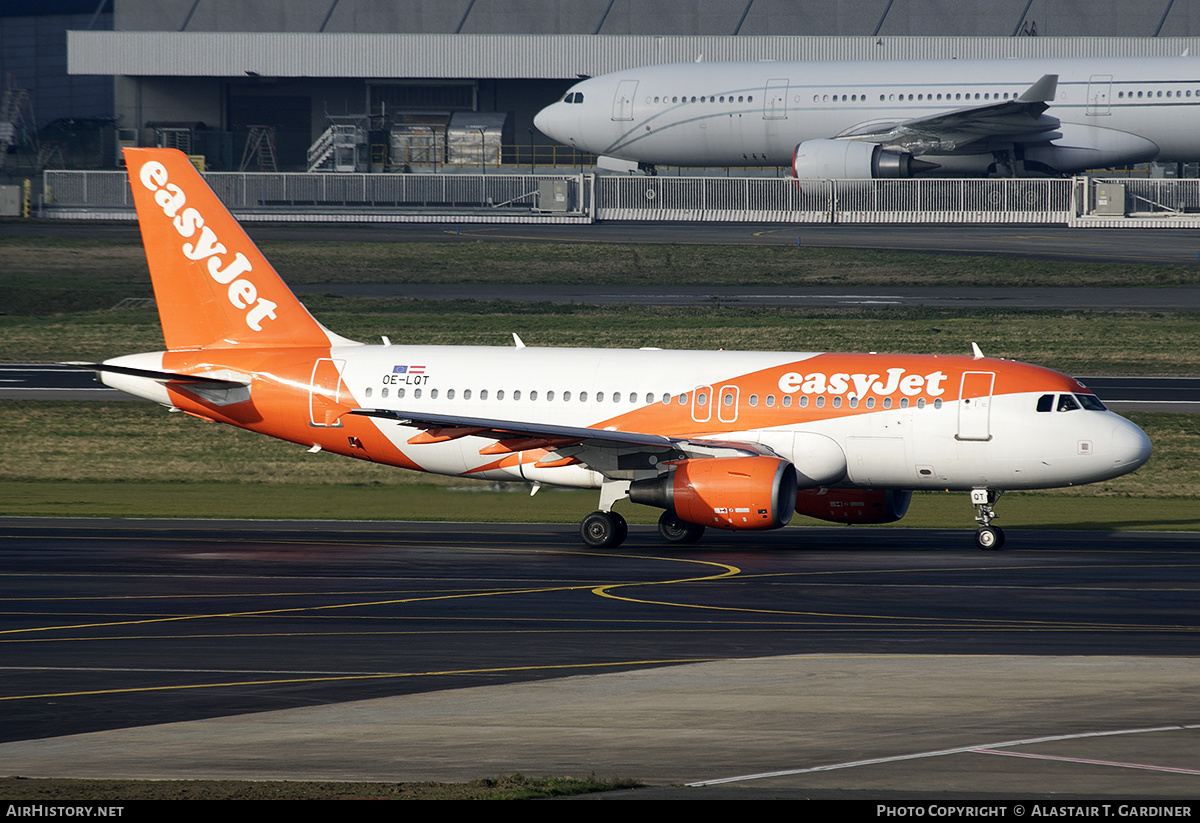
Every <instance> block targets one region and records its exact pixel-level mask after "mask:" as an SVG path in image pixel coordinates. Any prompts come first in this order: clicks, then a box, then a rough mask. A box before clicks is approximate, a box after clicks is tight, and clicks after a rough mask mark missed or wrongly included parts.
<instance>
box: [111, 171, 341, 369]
mask: <svg viewBox="0 0 1200 823" xmlns="http://www.w3.org/2000/svg"><path fill="white" fill-rule="evenodd" d="M124 154H125V167H126V168H127V169H128V170H129V185H130V188H131V189H132V190H133V203H134V206H135V207H136V208H137V215H138V226H139V227H140V228H141V230H142V243H143V245H144V246H145V247H146V262H147V263H149V265H150V279H151V281H153V284H154V298H155V302H157V303H158V315H159V319H160V320H162V327H163V337H164V338H165V339H166V343H167V348H168V349H171V350H180V349H203V348H229V347H233V346H247V347H275V346H329V345H330V344H331V343H337V344H345V343H352V342H353V341H350V340H345V339H343V338H340V337H338V336H337V335H335V334H333V333H332V332H329V331H328V330H327V329H325V327H324V326H322V325H321V324H320V323H318V322H317V321H316V320H315V319H314V318H313V316H312V315H311V314H309V313H308V310H307V309H305V308H304V306H303V305H301V303H300V301H299V300H297V299H296V297H295V295H293V294H292V292H291V290H289V289H288V287H287V285H286V284H285V283H284V282H283V280H282V279H281V278H280V277H279V275H278V274H277V273H276V272H275V269H274V268H272V267H271V264H270V263H268V262H267V260H266V258H265V257H263V255H262V252H260V251H259V250H258V248H257V247H256V246H255V245H254V242H253V241H252V240H251V239H250V238H249V237H248V236H247V235H246V233H245V232H244V231H243V230H242V227H241V226H240V225H238V222H237V220H235V219H234V217H233V215H232V214H230V213H229V211H228V210H227V209H226V208H225V205H224V204H223V203H222V202H221V201H220V200H219V199H217V196H216V195H215V194H214V193H213V191H212V189H210V188H209V187H208V184H207V183H205V182H204V178H203V177H201V176H200V173H199V172H198V171H196V167H195V166H193V165H192V164H191V162H190V161H189V160H188V158H187V156H186V155H185V154H183V152H180V151H176V150H175V149H134V148H127V149H124Z"/></svg>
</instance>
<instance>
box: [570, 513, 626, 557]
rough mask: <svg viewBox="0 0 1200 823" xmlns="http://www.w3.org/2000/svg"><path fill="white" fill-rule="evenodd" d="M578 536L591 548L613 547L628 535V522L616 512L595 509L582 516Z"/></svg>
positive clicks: (623, 540) (622, 541)
mask: <svg viewBox="0 0 1200 823" xmlns="http://www.w3.org/2000/svg"><path fill="white" fill-rule="evenodd" d="M579 536H580V537H582V538H583V542H584V543H585V544H586V545H588V546H589V547H591V548H593V549H615V548H616V547H617V546H619V545H621V544H622V543H624V542H625V538H626V537H627V536H629V524H628V523H626V522H625V518H624V517H622V516H621V515H619V514H617V513H616V512H601V511H596V512H592V513H591V514H589V515H588V516H587V517H585V518H583V522H582V523H580V524H579Z"/></svg>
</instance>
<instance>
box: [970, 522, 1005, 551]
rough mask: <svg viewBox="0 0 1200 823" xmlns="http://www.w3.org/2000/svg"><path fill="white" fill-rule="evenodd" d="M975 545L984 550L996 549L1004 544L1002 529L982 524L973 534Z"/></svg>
mask: <svg viewBox="0 0 1200 823" xmlns="http://www.w3.org/2000/svg"><path fill="white" fill-rule="evenodd" d="M975 545H976V546H978V547H979V548H981V549H983V550H984V551H992V552H994V551H996V550H998V549H999V548H1000V547H1001V546H1003V545H1004V529H1001V528H1000V527H999V526H984V527H983V528H981V529H980V530H979V531H978V532H977V533H976V534H975Z"/></svg>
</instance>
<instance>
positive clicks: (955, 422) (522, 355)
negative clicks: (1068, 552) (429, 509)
mask: <svg viewBox="0 0 1200 823" xmlns="http://www.w3.org/2000/svg"><path fill="white" fill-rule="evenodd" d="M229 355H230V356H229V359H230V361H231V362H229V363H223V362H221V358H220V357H219V355H217V353H215V352H209V353H208V354H207V355H206V357H205V358H204V363H205V364H206V366H205V371H204V373H206V374H219V376H222V377H230V376H234V375H237V374H241V375H243V376H247V377H250V378H251V381H252V385H251V387H250V395H249V396H250V399H251V400H253V399H254V398H255V397H257V396H262V397H266V396H268V392H270V393H271V394H272V395H273V394H274V393H276V392H277V393H279V395H280V396H281V397H282V396H285V395H286V394H291V395H294V398H293V400H292V401H290V402H291V405H292V408H294V409H296V410H298V411H299V415H296V414H295V413H293V416H300V417H302V418H303V417H304V416H310V417H311V419H310V420H309V421H308V423H307V424H306V425H301V426H292V427H287V428H276V429H274V430H272V429H271V428H268V427H267V426H258V425H255V426H252V427H255V428H259V429H260V430H262V431H264V433H268V434H274V435H275V436H279V437H284V438H285V439H291V440H295V441H297V442H300V443H302V444H304V445H320V446H321V447H322V448H323V449H325V450H327V451H337V452H341V453H346V454H349V455H350V456H356V457H360V458H368V459H371V460H373V461H375V462H383V463H388V462H390V463H393V464H396V465H403V466H406V467H409V468H418V469H420V470H424V471H429V472H434V473H438V474H446V475H458V476H468V477H480V478H491V479H502V480H511V479H518V480H526V481H536V482H542V483H548V484H555V485H562V486H576V487H599V486H601V485H602V481H603V475H602V473H601V472H599V471H597V470H595V469H594V468H589V467H586V466H596V465H600V464H601V463H602V460H603V458H601V457H598V456H596V455H593V456H592V457H591V459H589V460H588V461H587V463H586V466H585V465H581V464H567V465H551V466H545V465H542V466H537V465H535V464H537V463H539V462H541V463H543V464H544V463H546V462H551V463H553V462H555V458H557V457H558V456H559V455H558V453H557V452H556V451H555V449H554V448H553V447H550V448H546V449H537V448H525V447H524V446H522V448H521V449H520V450H517V451H514V452H512V453H499V454H497V453H494V452H493V453H490V454H489V453H486V452H484V451H483V450H485V449H487V448H488V447H489V446H492V445H494V444H495V443H496V440H495V437H494V436H493V437H491V438H488V437H475V436H463V437H456V438H454V439H451V440H447V441H443V442H416V443H414V442H410V441H412V440H413V439H414V438H419V436H420V435H421V433H422V431H423V430H424V429H427V428H428V426H424V427H414V426H408V425H402V424H400V423H397V422H393V421H390V420H386V419H367V418H354V417H349V416H344V415H343V416H342V417H341V418H340V419H339V421H338V422H337V423H336V424H334V425H329V426H324V425H322V424H321V421H320V420H319V419H317V417H316V415H314V414H311V409H312V408H313V405H312V401H313V396H314V394H315V393H318V392H323V393H324V394H325V395H326V396H328V397H329V398H330V399H331V400H332V401H333V402H336V403H337V404H338V405H339V406H340V407H342V408H345V409H348V408H354V407H369V408H373V409H384V410H397V411H405V412H409V413H412V414H414V415H421V414H432V413H436V414H441V415H459V416H462V417H466V418H475V419H487V420H500V421H503V420H509V421H522V422H524V423H527V424H533V425H547V426H575V427H590V428H595V429H606V428H607V429H618V430H620V431H630V432H653V433H656V434H661V435H667V436H670V437H673V438H687V439H690V440H693V441H695V440H700V441H704V440H712V441H713V442H714V443H716V444H729V443H735V444H747V445H749V446H752V447H755V448H761V449H763V450H765V451H767V452H769V453H774V454H776V455H778V456H779V457H781V458H783V459H786V460H788V461H790V462H791V463H793V464H794V465H795V467H796V470H797V472H798V473H799V475H800V478H801V483H800V485H801V487H806V486H807V487H815V486H829V485H838V486H843V487H846V486H849V487H858V488H876V489H883V488H895V489H971V488H979V487H990V488H1001V489H1031V488H1050V487H1059V486H1069V485H1077V484H1083V483H1091V482H1096V481H1099V480H1104V479H1108V478H1111V477H1115V476H1118V475H1121V474H1125V473H1127V472H1129V471H1132V470H1133V469H1135V468H1136V467H1137V466H1140V465H1141V464H1142V463H1144V462H1145V460H1146V459H1147V458H1148V457H1149V454H1150V442H1149V440H1148V439H1147V438H1146V435H1145V434H1144V433H1143V432H1142V431H1141V430H1140V429H1139V428H1137V427H1136V426H1134V425H1133V424H1132V423H1130V422H1129V421H1127V420H1125V419H1124V418H1122V417H1120V416H1118V415H1116V414H1113V413H1111V412H1109V411H1104V410H1099V409H1095V410H1089V409H1086V408H1081V407H1079V405H1078V404H1072V405H1073V406H1074V407H1073V408H1071V409H1069V410H1063V411H1059V410H1057V402H1056V403H1055V406H1054V407H1053V408H1051V409H1049V410H1046V411H1039V410H1038V401H1039V398H1041V397H1043V396H1045V395H1048V394H1049V395H1052V396H1053V397H1055V398H1057V397H1059V396H1061V395H1063V394H1071V395H1076V396H1077V395H1078V394H1088V395H1089V396H1090V393H1088V392H1087V390H1086V389H1084V388H1083V387H1082V386H1081V385H1080V384H1078V383H1077V382H1076V381H1074V380H1073V379H1071V378H1068V377H1066V376H1064V375H1061V374H1059V373H1057V372H1053V371H1050V370H1047V369H1042V368H1040V367H1036V366H1029V365H1026V364H1022V363H1015V362H1012V361H1007V360H996V359H992V358H971V357H947V356H942V357H937V356H920V355H886V354H857V355H843V354H819V353H811V354H797V353H786V352H732V351H664V350H620V349H560V348H532V347H530V348H516V347H514V348H478V347H454V346H345V347H333V348H332V349H331V350H330V351H329V353H328V360H329V361H330V364H331V366H332V367H333V368H332V369H331V370H330V371H329V373H330V374H332V375H334V378H333V380H332V381H326V382H325V384H324V385H323V386H318V383H319V382H320V381H319V380H318V378H317V376H316V375H317V372H318V370H317V369H315V368H312V367H311V365H309V366H301V368H307V369H309V370H308V371H307V372H304V371H301V372H299V373H292V374H289V373H288V372H289V370H291V369H293V368H295V367H294V366H293V364H292V362H291V361H290V360H287V361H283V360H278V358H273V356H272V355H271V354H270V353H267V354H266V355H264V357H263V358H262V359H257V358H256V357H255V356H254V355H255V353H254V352H250V351H244V350H239V351H231V352H230V353H229ZM177 356H178V355H177V354H176V353H165V354H164V353H161V352H160V353H155V354H145V355H131V356H128V357H122V358H117V359H116V360H113V361H110V362H111V363H112V364H119V365H125V366H133V367H136V368H143V369H150V370H154V371H160V370H163V369H172V368H174V369H178V368H179V363H177V362H175V361H173V360H172V358H174V357H177ZM323 359H324V358H323ZM188 362H190V358H189V361H188ZM303 362H308V361H303ZM250 363H253V366H250V367H248V364H250ZM221 367H226V368H224V369H221ZM230 367H231V368H232V371H230ZM190 368H195V365H191V366H190ZM338 374H340V380H339V378H338ZM104 379H105V381H106V382H107V383H109V384H110V385H113V386H114V387H116V388H120V389H122V390H124V391H128V392H131V393H134V394H139V395H141V396H145V397H149V398H150V399H154V400H157V401H159V402H163V403H166V404H169V405H176V406H179V405H181V403H182V398H181V397H180V396H178V395H176V396H173V397H168V395H167V392H166V391H165V389H164V388H163V387H162V385H161V384H160V383H156V382H154V381H151V380H147V379H145V378H138V377H127V376H123V375H115V374H106V375H105V378H104ZM972 380H974V381H976V382H979V381H980V380H982V382H981V383H980V384H979V385H981V386H982V389H976V390H974V391H970V390H968V387H969V384H970V381H972ZM310 381H311V382H310ZM967 395H971V396H972V398H973V399H964V398H965V397H966V396H967ZM972 403H973V404H974V405H972ZM885 406H886V408H885ZM185 408H186V406H185ZM238 408H241V406H239V405H231V406H229V407H228V409H229V412H228V413H229V414H234V413H235V410H236V409H238ZM197 409H198V410H199V411H203V412H204V413H205V414H208V415H211V414H212V413H213V409H212V408H211V407H197ZM276 413H277V414H279V415H281V416H286V414H287V412H286V410H278V411H277V412H276ZM230 422H235V423H237V422H238V421H237V420H236V418H235V419H233V420H231V421H230ZM300 422H303V420H301V421H300ZM350 423H353V424H354V425H355V426H371V427H374V428H377V429H378V432H379V433H381V434H382V435H383V436H384V437H385V438H386V440H387V442H388V443H389V444H390V448H382V449H381V448H380V447H377V446H374V447H373V446H370V445H369V444H368V446H366V447H363V446H359V447H355V448H349V447H347V441H348V437H347V435H348V434H354V433H355V432H358V435H357V436H358V437H359V439H360V440H361V441H366V438H363V437H362V436H361V435H362V433H361V430H360V429H351V428H349V424H350ZM269 424H270V421H267V425H269ZM367 442H368V443H369V441H367ZM364 449H365V450H366V451H367V452H369V453H362V452H363V450H364ZM391 449H394V450H395V451H394V453H393V452H392V451H391ZM624 451H625V452H626V453H634V452H637V451H638V450H637V448H636V447H631V448H628V449H625V450H624ZM569 453H570V452H564V454H569ZM598 461H600V462H599V463H598ZM617 461H618V458H617V457H616V456H615V453H614V456H613V457H612V465H611V467H609V468H611V471H606V472H605V473H604V474H608V475H610V476H612V475H619V474H620V471H619V468H620V467H619V466H618V465H617ZM648 473H649V475H651V476H653V475H654V474H655V471H654V470H652V469H651V470H649V471H648ZM630 476H633V475H630Z"/></svg>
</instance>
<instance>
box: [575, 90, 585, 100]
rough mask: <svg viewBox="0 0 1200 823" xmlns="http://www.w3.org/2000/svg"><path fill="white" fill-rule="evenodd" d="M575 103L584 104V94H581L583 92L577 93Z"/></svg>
mask: <svg viewBox="0 0 1200 823" xmlns="http://www.w3.org/2000/svg"><path fill="white" fill-rule="evenodd" d="M575 102H576V103H582V102H583V92H581V91H577V92H575Z"/></svg>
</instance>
